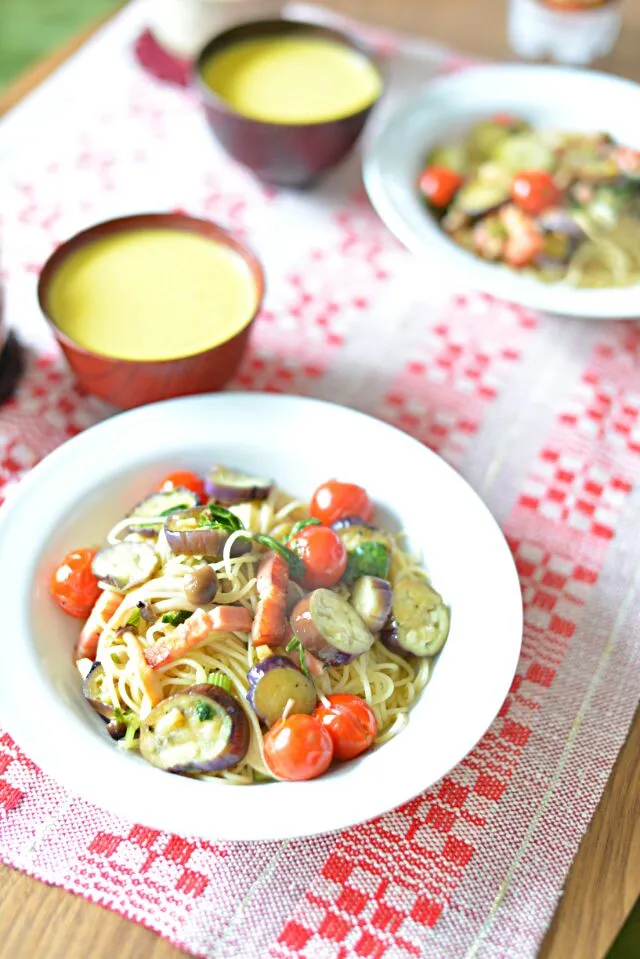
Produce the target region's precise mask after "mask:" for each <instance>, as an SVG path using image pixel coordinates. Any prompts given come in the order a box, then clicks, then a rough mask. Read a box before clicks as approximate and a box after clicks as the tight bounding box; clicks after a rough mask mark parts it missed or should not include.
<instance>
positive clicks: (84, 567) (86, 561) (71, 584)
mask: <svg viewBox="0 0 640 959" xmlns="http://www.w3.org/2000/svg"><path fill="white" fill-rule="evenodd" d="M95 555H96V551H95V549H74V550H73V552H71V553H67V555H66V556H65V558H64V559H63V560H62V562H61V563H60V565H59V566H58V567H57V568H56V569H55V570H54V572H53V576H52V577H51V586H50V589H51V595H52V597H53V599H54V602H55V603H57V605H58V606H59V607H60V609H61V610H63V612H65V613H67V614H68V615H69V616H75V617H76V618H77V619H86V618H87V616H88V615H89V613H90V612H91V610H92V609H93V606H94V603H95V601H96V600H97V598H98V596H100V593H101V590H100V589H99V587H98V578H97V577H96V576H94V575H93V573H92V572H91V563H92V560H93V557H94V556H95Z"/></svg>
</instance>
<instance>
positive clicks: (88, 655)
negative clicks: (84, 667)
mask: <svg viewBox="0 0 640 959" xmlns="http://www.w3.org/2000/svg"><path fill="white" fill-rule="evenodd" d="M123 599H124V596H123V595H122V593H114V592H112V591H111V590H110V589H105V590H103V591H102V593H100V595H99V596H98V598H97V600H96V601H95V603H94V606H93V609H92V610H91V612H90V613H89V618H88V620H87V621H86V623H85V624H84V626H83V627H82V630H81V631H80V636H79V637H78V642H77V643H76V648H75V658H76V659H91V660H93V659H95V658H96V655H97V652H98V641H99V639H100V637H101V636H102V632H103V630H104V628H105V626H106V625H107V623H108V622H109V620H110V619H111V617H112V616H113V614H114V613H115V611H116V610H117V608H118V606H119V605H120V603H121V602H122V600H123Z"/></svg>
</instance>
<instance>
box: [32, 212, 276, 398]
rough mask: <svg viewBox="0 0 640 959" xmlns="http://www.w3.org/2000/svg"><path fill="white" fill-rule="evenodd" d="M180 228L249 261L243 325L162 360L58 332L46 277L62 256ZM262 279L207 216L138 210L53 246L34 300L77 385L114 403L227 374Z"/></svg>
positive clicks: (244, 251) (212, 381) (176, 391)
mask: <svg viewBox="0 0 640 959" xmlns="http://www.w3.org/2000/svg"><path fill="white" fill-rule="evenodd" d="M149 229H162V230H167V229H170V230H182V231H186V232H190V233H199V234H201V235H202V236H204V237H207V238H208V239H210V240H212V241H214V242H216V243H223V244H225V245H226V246H228V247H230V248H231V249H232V250H235V252H236V253H238V254H239V255H240V256H241V257H242V259H243V260H244V261H245V263H246V264H247V266H248V267H249V271H250V273H251V277H252V279H253V282H254V284H255V288H256V308H255V310H254V312H253V314H252V316H251V317H250V318H249V320H248V322H247V323H246V325H245V326H244V327H243V328H242V329H241V330H239V331H238V332H237V333H235V334H234V335H233V336H232V337H230V338H229V339H227V340H224V341H222V342H220V343H218V344H216V345H215V346H213V347H209V348H207V349H205V350H201V351H199V352H197V353H192V354H189V355H187V356H180V357H178V358H176V359H167V360H129V359H120V358H118V357H113V356H107V355H105V354H102V353H96V352H93V351H92V350H89V349H87V348H86V347H84V346H81V345H80V344H79V343H77V342H75V341H74V340H72V339H71V338H70V337H69V336H68V335H67V334H66V333H64V332H63V331H62V330H61V329H60V328H59V327H58V325H57V323H56V320H55V319H54V317H53V316H52V315H51V312H50V309H49V302H48V294H49V289H50V284H51V280H52V279H53V277H54V275H55V273H56V271H57V270H58V268H59V267H60V265H61V264H62V263H63V261H65V260H66V259H67V257H68V256H70V255H71V254H73V253H75V252H76V251H77V250H80V249H81V248H83V247H84V246H87V245H89V244H91V243H94V242H95V241H96V240H100V239H103V238H104V237H107V236H112V235H113V234H116V233H126V232H131V231H134V230H149ZM264 288H265V280H264V273H263V270H262V266H261V265H260V262H259V260H258V259H257V258H256V257H255V256H254V254H253V253H252V252H251V250H249V249H248V247H246V246H245V245H244V244H243V243H241V242H240V241H239V240H238V239H236V237H234V236H233V235H232V234H231V233H228V232H227V231H226V230H224V229H223V228H222V227H220V226H218V225H217V224H215V223H211V222H209V221H208V220H198V219H196V218H195V217H191V216H186V215H185V214H182V213H144V214H139V215H137V216H125V217H119V218H118V219H114V220H107V221H105V222H104V223H98V224H96V225H95V226H92V227H90V228H89V229H87V230H83V231H82V232H81V233H77V234H76V235H75V236H72V237H71V238H70V239H69V240H67V241H66V243H63V244H62V245H61V246H59V247H58V248H57V250H55V252H54V253H53V254H52V255H51V256H50V257H49V259H48V260H47V262H46V263H45V265H44V267H43V268H42V271H41V273H40V278H39V281H38V301H39V303H40V309H41V310H42V312H43V314H44V316H45V318H46V319H47V320H48V322H49V325H50V326H51V328H52V330H53V332H54V334H55V336H56V339H57V341H58V343H59V344H60V346H61V347H62V350H63V351H64V354H65V356H66V358H67V361H68V363H69V365H70V367H71V369H72V370H73V372H74V373H75V375H76V378H77V380H78V383H79V384H80V386H81V387H82V388H83V389H84V390H86V392H87V393H92V394H94V395H95V396H99V397H100V398H101V399H103V400H106V401H107V402H109V403H112V404H113V405H114V406H116V407H118V408H120V409H130V408H131V407H133V406H142V405H143V404H145V403H153V402H155V401H156V400H165V399H169V398H170V397H173V396H185V395H187V394H190V393H208V392H211V391H213V390H220V389H222V387H223V386H225V384H226V383H227V382H228V381H229V380H230V379H231V377H232V376H233V375H234V373H235V371H236V370H237V368H238V366H239V365H240V361H241V360H242V357H243V354H244V352H245V350H246V347H247V343H248V339H249V331H250V328H251V325H252V323H253V321H254V320H255V318H256V316H257V314H258V312H259V310H260V306H261V303H262V300H263V297H264Z"/></svg>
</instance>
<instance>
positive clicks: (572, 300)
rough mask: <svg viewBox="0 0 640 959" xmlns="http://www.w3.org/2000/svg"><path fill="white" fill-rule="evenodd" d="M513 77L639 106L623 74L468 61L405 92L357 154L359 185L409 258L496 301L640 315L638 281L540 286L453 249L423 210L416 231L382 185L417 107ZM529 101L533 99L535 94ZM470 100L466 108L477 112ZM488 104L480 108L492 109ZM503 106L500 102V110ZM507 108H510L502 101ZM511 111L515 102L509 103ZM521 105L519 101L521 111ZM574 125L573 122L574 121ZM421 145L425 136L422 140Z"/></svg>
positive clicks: (456, 99) (613, 316)
mask: <svg viewBox="0 0 640 959" xmlns="http://www.w3.org/2000/svg"><path fill="white" fill-rule="evenodd" d="M515 78H518V80H519V82H520V83H521V84H522V85H523V86H524V85H525V83H526V84H527V87H528V89H529V90H532V91H535V90H536V84H537V83H538V82H539V81H540V79H541V78H547V79H553V81H554V83H556V84H560V86H561V85H562V83H563V82H564V81H567V82H570V83H573V84H576V83H578V84H583V83H584V84H585V85H586V86H587V87H588V88H589V89H591V88H597V89H598V91H599V92H600V94H601V95H602V96H604V95H605V94H609V96H614V97H615V95H616V93H617V94H621V93H624V95H625V97H627V98H628V97H630V96H635V97H637V98H638V102H639V103H640V84H638V83H636V82H634V81H633V80H629V79H627V78H625V77H618V76H614V75H612V74H608V73H604V72H602V71H596V70H584V69H579V68H576V67H564V66H559V65H554V64H523V63H495V64H494V63H490V64H484V63H483V64H475V65H473V66H470V67H468V68H466V69H465V70H462V71H456V72H455V73H452V74H446V75H444V76H440V77H437V78H435V79H433V80H431V81H430V82H429V83H428V84H427V85H425V86H424V87H422V88H421V89H419V90H415V91H413V92H411V93H410V94H409V95H408V96H406V97H404V98H403V99H402V100H401V102H399V103H398V105H397V106H395V107H394V109H393V110H392V111H390V112H389V114H388V115H387V116H385V118H384V121H383V123H382V124H381V125H379V127H378V128H377V129H376V131H375V134H374V136H373V137H371V138H370V139H369V140H368V142H366V143H365V147H364V151H363V157H362V175H363V181H364V186H365V189H366V192H367V195H368V196H369V199H370V201H371V204H372V206H373V207H374V209H375V210H376V212H377V214H378V216H379V217H380V219H381V220H382V221H383V222H384V223H385V224H386V226H387V228H388V229H389V230H390V231H391V232H392V233H393V234H394V235H395V236H396V237H397V238H398V239H399V240H400V242H401V243H402V244H403V245H404V246H405V247H406V248H407V249H408V250H410V251H411V253H413V254H414V256H416V257H420V256H426V255H429V256H430V257H432V258H433V260H434V262H435V261H436V260H437V261H439V262H440V263H441V264H443V265H448V267H449V268H450V270H451V272H454V271H455V274H456V276H457V277H458V282H460V281H461V282H463V283H464V285H465V286H466V287H467V288H469V289H476V290H480V291H484V292H487V293H490V294H492V295H494V296H497V297H498V298H500V299H504V300H507V301H510V302H513V303H517V304H519V305H521V306H523V307H525V308H528V309H534V310H540V311H543V312H547V313H550V314H555V315H559V316H568V317H570V316H573V317H578V318H581V319H594V320H620V319H633V318H636V317H639V316H640V296H639V295H638V292H639V286H640V284H634V285H632V286H627V287H614V286H609V287H601V288H585V287H569V286H562V285H560V284H545V283H542V282H541V281H539V280H536V279H535V278H532V277H523V276H521V275H520V274H518V273H517V272H515V271H510V270H509V269H508V268H506V267H504V266H502V265H501V264H494V263H488V262H487V261H485V260H482V259H481V258H479V257H477V256H475V255H474V254H473V253H470V252H468V251H466V250H464V249H462V248H461V247H458V246H457V245H456V244H455V243H454V242H453V240H451V239H450V238H449V237H448V236H447V235H446V234H445V233H444V232H443V231H442V230H441V229H440V228H439V226H438V224H437V223H436V221H435V220H434V219H433V217H431V216H430V214H429V213H428V211H426V210H425V224H424V228H423V229H424V232H423V231H422V230H417V229H416V227H415V224H414V223H413V222H412V221H411V220H410V219H409V217H408V215H407V210H406V209H405V208H404V206H403V207H402V208H401V207H400V206H399V204H398V203H397V201H396V199H395V198H394V197H393V196H392V195H391V191H390V190H389V188H388V168H387V167H386V166H384V165H383V159H382V150H383V147H384V144H385V143H386V142H387V141H388V140H389V138H390V136H391V135H392V134H393V133H397V132H398V130H399V129H400V127H401V126H402V125H405V124H406V123H407V122H409V120H410V119H411V117H412V116H414V115H415V114H416V113H417V112H418V111H423V112H424V111H426V110H427V109H428V105H429V103H430V101H431V99H432V98H433V102H434V103H435V102H441V100H442V98H443V96H444V95H445V94H446V95H447V96H448V97H449V98H450V102H451V103H452V104H453V105H454V106H455V105H461V106H464V104H465V102H466V94H465V90H466V89H467V87H468V86H471V87H473V85H474V84H475V83H477V82H481V81H483V80H485V79H486V80H487V82H489V81H490V80H491V79H494V80H499V81H500V83H501V84H502V85H503V87H504V89H505V90H509V88H510V84H511V83H512V81H513V79H515ZM529 102H530V104H532V103H533V102H540V100H537V101H536V97H535V94H531V95H530V96H529ZM477 106H478V103H477V101H476V102H474V104H473V109H474V110H477ZM491 109H492V107H491V105H487V107H486V110H487V112H491ZM505 109H507V107H505ZM509 109H510V110H511V109H512V107H511V105H509ZM513 109H514V110H516V109H517V107H513ZM525 109H526V107H525V104H524V101H523V105H522V110H523V111H524V110H525ZM576 126H577V127H579V126H580V123H579V122H578V123H576ZM425 142H426V137H425Z"/></svg>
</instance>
